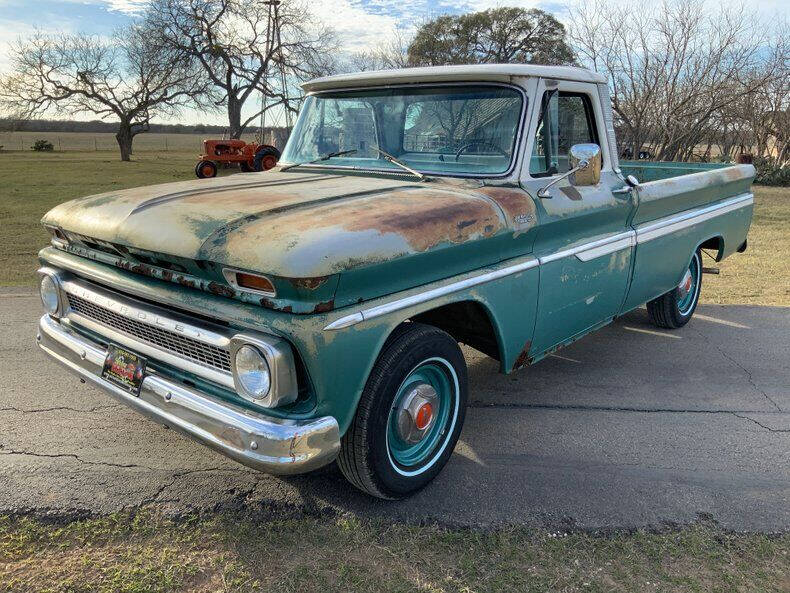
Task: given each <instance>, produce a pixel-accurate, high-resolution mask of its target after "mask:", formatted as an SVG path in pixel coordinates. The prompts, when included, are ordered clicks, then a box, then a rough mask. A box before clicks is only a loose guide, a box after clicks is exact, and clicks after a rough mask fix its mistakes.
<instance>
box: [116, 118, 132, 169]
mask: <svg viewBox="0 0 790 593" xmlns="http://www.w3.org/2000/svg"><path fill="white" fill-rule="evenodd" d="M115 139H116V140H117V141H118V147H119V148H120V149H121V160H122V161H130V160H131V157H132V141H133V140H134V135H133V134H132V125H131V124H130V123H128V122H124V121H122V122H121V123H120V124H119V126H118V133H117V134H115Z"/></svg>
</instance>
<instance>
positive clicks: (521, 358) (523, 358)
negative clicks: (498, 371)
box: [512, 340, 532, 371]
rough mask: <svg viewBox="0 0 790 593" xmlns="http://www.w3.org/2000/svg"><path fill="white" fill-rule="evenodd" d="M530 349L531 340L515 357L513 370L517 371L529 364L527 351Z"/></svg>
mask: <svg viewBox="0 0 790 593" xmlns="http://www.w3.org/2000/svg"><path fill="white" fill-rule="evenodd" d="M531 347H532V340H528V341H527V343H526V344H524V348H522V349H521V352H520V353H519V355H518V356H517V357H516V361H515V362H514V363H513V369H512V370H514V371H515V370H517V369H520V368H521V367H523V366H525V365H527V364H529V363H530V359H529V349H530V348H531Z"/></svg>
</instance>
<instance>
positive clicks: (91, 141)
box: [0, 132, 255, 156]
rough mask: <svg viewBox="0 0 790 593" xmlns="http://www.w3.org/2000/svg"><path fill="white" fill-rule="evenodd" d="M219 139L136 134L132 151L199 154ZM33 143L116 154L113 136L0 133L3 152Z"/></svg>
mask: <svg viewBox="0 0 790 593" xmlns="http://www.w3.org/2000/svg"><path fill="white" fill-rule="evenodd" d="M217 137H221V136H219V135H218V134H213V133H206V134H151V133H148V134H140V135H138V136H137V137H136V138H135V139H134V150H135V151H136V152H165V151H171V152H189V153H190V155H191V156H194V155H196V154H199V153H200V151H201V149H202V148H203V140H204V139H206V138H217ZM36 140H48V141H49V142H51V143H52V145H53V146H54V147H55V150H56V151H58V152H70V151H80V152H97V151H98V152H108V151H115V152H116V153H117V151H118V143H117V142H116V141H115V134H112V133H109V132H105V133H88V132H0V146H2V147H3V152H23V153H29V152H31V149H30V147H31V146H33V143H34V142H35V141H36ZM242 140H246V141H248V142H252V141H253V140H255V135H254V134H246V135H244V136H242Z"/></svg>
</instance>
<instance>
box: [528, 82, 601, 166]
mask: <svg viewBox="0 0 790 593" xmlns="http://www.w3.org/2000/svg"><path fill="white" fill-rule="evenodd" d="M588 142H592V143H595V144H598V134H597V131H596V129H595V114H594V112H593V108H592V103H591V101H590V98H589V97H588V96H587V95H585V94H582V93H564V92H557V91H556V90H553V91H546V92H545V93H544V94H543V100H542V102H541V110H540V121H539V122H538V129H537V130H536V132H535V142H534V144H533V147H532V157H531V159H530V163H529V173H530V175H532V176H533V177H549V176H551V175H556V174H558V173H565V172H566V171H567V170H568V154H569V153H570V150H571V146H573V145H574V144H583V143H588Z"/></svg>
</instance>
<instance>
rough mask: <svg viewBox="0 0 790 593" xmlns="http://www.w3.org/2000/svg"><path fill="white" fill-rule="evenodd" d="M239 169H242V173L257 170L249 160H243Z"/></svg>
mask: <svg viewBox="0 0 790 593" xmlns="http://www.w3.org/2000/svg"><path fill="white" fill-rule="evenodd" d="M239 169H241V172H242V173H252V172H253V171H254V170H255V169H253V168H252V165H250V163H249V162H248V161H241V162H240V163H239Z"/></svg>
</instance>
